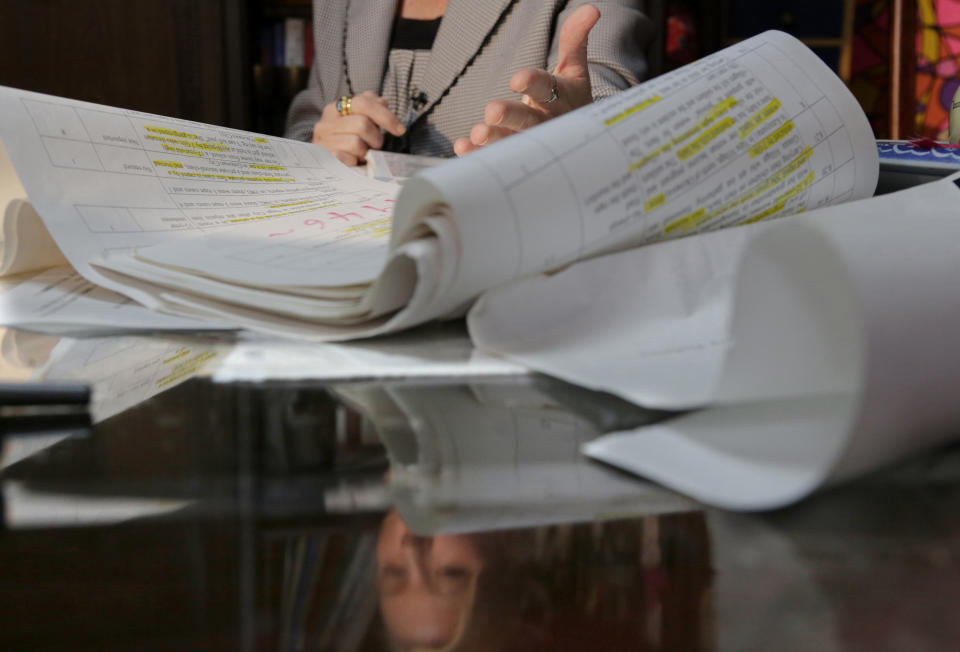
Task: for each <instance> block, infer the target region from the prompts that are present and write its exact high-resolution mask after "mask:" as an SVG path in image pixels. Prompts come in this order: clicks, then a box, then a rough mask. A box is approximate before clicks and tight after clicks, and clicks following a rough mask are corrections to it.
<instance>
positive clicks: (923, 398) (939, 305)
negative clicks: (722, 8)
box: [584, 175, 960, 509]
mask: <svg viewBox="0 0 960 652" xmlns="http://www.w3.org/2000/svg"><path fill="white" fill-rule="evenodd" d="M958 181H960V175H955V176H954V177H951V178H949V179H946V180H943V181H938V182H934V183H931V184H926V185H923V186H918V187H916V188H912V189H909V190H905V191H901V192H899V193H895V194H890V195H884V196H882V197H877V198H874V199H870V200H865V201H861V202H855V203H852V204H847V205H844V206H838V207H831V208H828V209H824V210H822V211H818V212H817V213H813V214H810V215H808V216H804V217H801V218H797V219H793V220H787V221H784V223H782V224H778V225H774V226H771V228H770V229H769V230H766V231H764V232H762V233H759V234H757V235H756V237H755V238H753V239H752V241H751V242H750V243H749V244H748V245H747V247H746V249H745V251H744V254H743V256H742V259H741V262H740V266H739V271H738V274H737V282H736V287H735V291H734V293H733V299H732V307H731V309H730V312H731V315H732V322H731V327H730V334H731V336H730V340H731V347H730V350H729V353H728V355H727V357H726V359H725V361H724V363H723V366H722V371H721V373H720V375H719V382H718V383H717V386H716V389H715V390H714V398H715V401H716V405H715V407H711V408H709V409H707V410H704V411H701V412H697V413H693V414H691V415H689V416H685V417H681V418H678V419H675V420H672V421H668V422H664V423H662V424H658V425H656V426H652V427H648V428H641V429H638V430H636V431H632V432H623V433H615V434H611V435H609V436H607V437H603V438H601V439H598V440H596V441H594V442H591V443H590V444H588V445H587V446H586V447H585V449H584V450H585V451H586V452H587V453H588V454H589V455H592V456H594V457H596V458H598V459H601V460H604V461H606V462H609V463H611V464H615V465H617V466H620V467H621V468H625V469H628V470H630V471H633V472H635V473H638V474H640V475H643V476H645V477H649V478H653V479H656V480H658V481H660V482H662V483H664V484H666V485H668V486H670V487H673V488H675V489H678V490H681V491H684V492H686V493H688V494H690V495H693V496H694V497H696V498H698V499H699V500H702V501H704V502H709V503H713V504H716V505H720V506H723V507H728V508H733V509H768V508H775V507H779V506H782V505H786V504H789V503H791V502H794V501H796V500H799V499H801V498H803V497H804V496H806V495H808V494H809V493H811V492H812V491H814V490H816V489H817V488H819V487H821V486H823V485H825V484H829V483H832V482H836V481H839V480H843V479H846V478H849V477H851V476H853V475H856V474H858V473H862V472H864V471H866V470H869V469H873V468H876V467H878V466H880V465H883V464H887V463H890V462H892V461H894V460H897V459H900V458H902V457H904V456H906V455H909V454H913V453H917V452H919V451H921V450H923V449H925V448H929V447H932V446H935V445H938V444H941V443H943V442H946V441H948V440H950V439H952V438H956V437H957V436H958V433H960V401H958V400H957V387H960V348H958V347H957V346H956V334H957V333H958V332H960V284H958V283H957V279H960V257H958V256H957V252H956V242H957V241H958V238H960V217H958V216H957V214H956V206H957V202H958V200H960V188H958V186H957V182H958ZM625 364H629V362H626V363H625Z"/></svg>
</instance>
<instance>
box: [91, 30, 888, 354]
mask: <svg viewBox="0 0 960 652" xmlns="http://www.w3.org/2000/svg"><path fill="white" fill-rule="evenodd" d="M876 161H877V153H876V147H875V145H874V141H873V137H872V133H871V131H870V127H869V124H868V123H867V121H866V118H865V117H864V115H863V112H862V110H861V109H860V108H859V106H858V105H857V103H856V101H855V100H854V98H853V96H852V95H851V94H850V92H849V91H848V90H847V89H846V88H845V87H844V85H843V84H842V82H841V81H840V80H839V79H837V78H836V76H835V75H834V74H833V73H832V72H831V71H830V70H829V69H828V68H827V67H826V66H825V65H824V64H823V62H822V61H820V60H819V58H817V57H816V55H814V54H813V53H812V52H810V51H809V50H808V49H807V48H806V47H804V46H803V45H802V44H801V43H799V41H797V40H796V39H793V38H792V37H790V36H787V35H786V34H782V33H777V32H771V33H766V34H763V35H761V36H758V37H755V38H753V39H750V40H748V41H745V42H743V43H741V44H738V45H737V46H734V47H732V48H729V49H727V50H725V51H723V52H721V53H718V54H717V55H714V56H712V57H708V58H706V59H704V60H703V61H700V62H697V63H696V64H693V65H691V66H688V67H687V68H684V69H682V70H679V71H676V72H674V73H671V74H669V75H666V76H664V77H662V78H658V79H655V80H652V81H651V82H648V83H647V84H644V85H641V86H639V87H636V88H634V89H631V90H629V91H626V92H624V93H622V94H620V95H618V96H616V97H614V98H609V99H607V100H605V101H602V102H598V103H596V104H594V105H591V106H588V107H585V108H584V109H582V110H580V111H576V112H573V113H571V114H568V115H566V116H562V117H560V118H558V119H557V120H553V121H550V122H548V123H546V124H544V125H541V126H540V127H537V128H534V129H531V130H529V131H527V132H524V133H521V134H518V135H517V136H515V137H512V138H509V139H507V140H505V141H503V142H501V143H497V144H496V145H494V146H492V147H490V148H486V149H483V150H481V151H479V152H475V153H473V154H471V155H470V156H467V157H464V158H463V159H460V160H454V161H451V162H449V163H447V164H443V165H439V166H436V167H433V168H430V169H427V170H424V171H422V172H420V173H419V174H418V175H416V176H415V177H413V178H412V179H410V180H409V181H408V182H407V183H406V184H405V185H404V187H403V189H402V191H401V193H400V195H399V197H398V199H397V205H396V210H395V213H394V223H393V225H392V227H393V228H392V230H391V231H390V238H391V240H390V246H391V251H392V253H391V254H390V258H389V262H387V266H386V267H384V268H383V272H382V273H381V274H380V276H379V278H377V280H376V282H374V283H373V284H372V285H370V283H371V282H372V281H373V276H374V274H375V270H374V268H375V267H377V264H374V263H371V262H370V261H371V260H372V258H373V255H372V254H371V256H370V257H368V256H367V253H369V252H368V249H367V245H368V244H369V243H370V242H371V241H372V240H373V239H375V236H376V235H377V234H378V233H379V234H381V235H382V234H384V231H383V229H382V228H380V227H378V226H376V225H374V226H373V227H372V228H370V229H369V230H367V226H366V224H367V223H366V222H363V221H362V220H359V219H358V223H357V224H356V225H353V224H352V223H351V226H350V228H354V226H356V227H357V228H358V229H359V230H360V231H362V233H360V232H358V233H357V234H356V235H357V238H358V239H359V242H360V243H361V244H360V245H356V246H355V243H354V242H353V241H351V243H350V244H349V246H343V245H342V244H341V241H340V240H339V239H338V240H337V241H336V243H335V244H333V245H331V247H332V248H333V252H334V254H335V255H334V254H330V252H329V250H324V249H323V248H316V249H310V250H309V251H308V250H307V249H305V248H303V247H299V246H297V247H293V248H287V247H286V246H281V245H279V244H278V245H276V246H272V245H271V246H268V245H266V244H264V240H266V239H268V238H269V236H270V235H271V234H270V233H267V231H266V230H265V229H267V227H265V226H264V225H261V224H248V225H245V226H246V227H251V228H249V229H247V228H244V229H242V230H241V229H237V230H236V231H231V232H230V233H229V237H227V235H226V232H221V233H219V234H211V236H210V237H209V238H207V239H204V240H200V239H193V240H192V241H191V242H189V243H188V244H186V245H185V246H180V245H179V244H177V245H164V246H161V247H157V248H148V249H141V250H138V252H137V254H136V256H135V257H134V258H132V259H130V260H127V261H125V262H122V263H121V262H119V261H117V260H116V259H114V262H110V261H109V260H108V262H107V265H108V266H111V267H112V268H113V269H114V270H115V271H117V272H121V273H123V274H125V275H127V277H131V276H136V277H138V278H139V279H142V281H146V282H149V283H153V284H156V285H158V286H160V287H149V286H145V285H143V283H142V281H141V282H140V283H139V284H137V283H135V282H133V281H131V282H130V284H131V285H137V288H136V292H137V294H136V296H137V297H138V298H141V300H145V301H149V302H152V304H153V305H156V306H158V307H164V308H165V309H169V310H173V311H178V312H182V313H184V314H205V315H211V316H228V318H229V320H230V321H232V322H235V323H238V324H241V325H243V326H247V327H251V328H259V329H263V330H270V331H272V332H284V333H288V334H295V335H299V336H313V337H315V338H320V339H328V338H336V337H357V336H361V335H366V336H369V335H374V334H379V333H383V332H388V331H392V330H398V329H400V328H405V327H408V326H411V325H415V324H418V323H422V322H424V321H427V320H430V319H434V318H438V317H444V316H448V315H452V314H459V313H462V312H463V311H464V309H465V307H466V306H467V305H468V304H469V302H471V301H472V300H473V299H475V298H476V296H477V295H478V294H479V293H481V292H482V291H484V290H486V289H489V288H491V287H495V286H498V285H501V284H503V283H505V282H507V281H510V280H513V279H516V278H519V277H522V276H525V275H528V274H531V273H536V272H540V271H544V270H549V269H556V268H558V267H561V266H563V265H565V264H568V263H569V262H571V261H573V260H576V259H578V258H583V257H588V256H592V255H596V254H600V253H604V252H609V251H613V250H618V249H625V248H629V247H632V246H636V245H639V244H646V243H650V242H654V241H657V240H662V239H669V238H674V237H679V236H682V235H688V234H692V233H695V232H699V231H704V230H711V229H717V228H720V227H724V226H730V225H734V224H742V223H749V222H755V221H761V220H764V219H768V218H771V217H775V216H780V215H784V214H790V213H797V212H802V211H804V210H806V209H808V208H813V207H817V206H821V205H825V204H828V203H833V202H841V201H846V200H850V199H854V198H857V197H862V196H867V195H869V194H870V193H871V192H872V191H873V188H874V187H875V184H876V176H877V162H876ZM345 173H346V171H345ZM364 205H365V206H374V208H376V207H377V206H379V205H378V204H375V203H373V204H371V203H369V202H368V203H366V204H364ZM358 214H360V212H359V211H358ZM337 228H340V225H339V224H338V226H337ZM344 228H347V227H346V226H344ZM258 229H259V230H258ZM270 230H271V231H272V223H271V228H270ZM234 235H236V237H234ZM324 237H325V236H324ZM364 243H365V244H364ZM329 244H330V243H329V242H326V241H324V245H323V246H324V247H326V246H327V245H329ZM374 248H375V247H374V246H373V245H370V249H369V251H372V250H373V249H374ZM378 251H379V252H380V253H381V254H383V256H386V252H385V251H384V250H378ZM341 253H342V254H344V255H345V256H346V258H347V259H348V260H349V265H346V264H344V265H340V264H335V265H331V264H330V263H329V261H330V260H334V261H336V260H340V259H339V258H337V256H339V255H340V254H341ZM328 256H329V257H328ZM380 260H383V258H381V259H380ZM301 264H303V265H306V266H308V267H310V271H316V272H317V273H316V274H298V273H299V272H303V271H305V270H304V269H303V268H301V267H299V265H301ZM294 267H296V269H294ZM158 269H162V272H158V271H157V270H158ZM175 273H183V274H191V275H195V276H202V277H204V278H205V279H207V280H208V281H217V282H221V283H224V284H233V285H239V284H247V285H249V284H252V283H254V282H255V283H257V284H262V285H265V286H268V287H269V288H270V289H271V290H275V291H277V292H284V293H287V294H292V293H306V292H308V291H309V290H310V288H311V287H312V288H314V289H316V288H331V287H333V286H335V285H337V284H347V283H352V284H354V285H356V286H360V285H369V292H368V293H367V295H366V296H365V298H364V300H363V301H361V304H360V305H359V306H357V305H354V304H351V305H350V306H348V307H347V308H345V309H344V310H343V311H342V312H341V313H339V314H336V313H335V312H334V313H333V314H326V315H321V314H316V315H306V314H303V313H297V314H293V311H290V310H288V309H281V308H276V309H274V308H273V307H272V306H271V305H269V304H265V303H264V302H263V301H259V300H257V299H255V298H254V297H252V296H250V295H247V294H246V293H245V292H238V291H233V290H231V289H230V288H226V287H223V288H220V290H222V291H220V290H218V291H217V292H216V293H214V292H210V291H207V290H203V291H198V292H193V288H192V287H190V286H189V284H184V283H179V282H175V281H174V279H173V277H172V276H171V275H172V274H175ZM161 277H163V278H161ZM118 280H122V279H119V278H118ZM164 288H165V289H164ZM184 288H189V293H188V291H187V290H185V289H184ZM142 297H146V298H142ZM394 311H396V314H395V316H393V317H390V314H391V313H393V312H394ZM364 320H369V321H368V322H366V323H365V321H364Z"/></svg>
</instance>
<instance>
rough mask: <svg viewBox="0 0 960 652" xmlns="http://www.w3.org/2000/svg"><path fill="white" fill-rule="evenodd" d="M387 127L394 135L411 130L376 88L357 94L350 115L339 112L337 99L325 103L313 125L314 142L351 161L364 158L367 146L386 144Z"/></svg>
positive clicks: (348, 161)
mask: <svg viewBox="0 0 960 652" xmlns="http://www.w3.org/2000/svg"><path fill="white" fill-rule="evenodd" d="M381 129H384V130H386V131H388V132H390V133H391V134H393V135H394V136H402V135H403V134H404V132H405V131H406V130H407V129H406V127H405V126H404V124H403V123H402V122H400V118H398V117H397V116H395V115H394V114H393V112H392V111H391V110H390V109H388V108H387V101H386V100H385V99H383V98H382V97H380V96H378V95H377V94H376V93H374V92H373V91H364V92H362V93H360V94H359V95H354V96H353V99H352V100H351V103H350V115H345V116H342V115H340V114H339V113H338V112H337V103H336V102H331V103H330V104H327V105H326V106H325V107H323V113H322V114H321V115H320V120H319V121H318V122H317V123H316V124H315V125H313V142H314V144H315V145H320V146H321V147H323V148H324V149H326V150H327V151H329V152H330V153H331V154H333V155H334V156H336V157H337V158H338V159H340V160H341V161H342V162H343V163H345V164H347V165H358V164H360V163H362V162H363V161H364V157H365V156H366V154H367V150H370V149H380V148H381V147H383V132H382V131H380V130H381Z"/></svg>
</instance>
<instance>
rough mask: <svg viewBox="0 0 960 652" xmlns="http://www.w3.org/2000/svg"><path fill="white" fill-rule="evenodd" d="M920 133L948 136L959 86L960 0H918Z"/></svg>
mask: <svg viewBox="0 0 960 652" xmlns="http://www.w3.org/2000/svg"><path fill="white" fill-rule="evenodd" d="M917 10H918V18H919V22H918V26H917V93H916V98H917V111H916V127H917V133H918V134H920V135H923V136H927V137H929V138H935V139H937V140H946V134H947V118H948V116H949V114H950V103H951V101H952V100H953V95H954V93H955V92H956V91H957V88H958V87H960V0H917Z"/></svg>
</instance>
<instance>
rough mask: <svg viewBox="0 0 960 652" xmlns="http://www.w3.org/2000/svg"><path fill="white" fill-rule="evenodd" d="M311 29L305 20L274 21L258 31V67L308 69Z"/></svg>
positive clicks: (296, 18) (311, 56) (311, 38)
mask: <svg viewBox="0 0 960 652" xmlns="http://www.w3.org/2000/svg"><path fill="white" fill-rule="evenodd" d="M312 61H313V29H312V28H311V26H310V24H309V21H307V20H306V19H305V18H298V17H291V18H284V19H278V20H274V21H272V22H270V23H267V24H266V25H264V26H263V27H261V29H260V58H259V62H260V65H263V66H274V67H277V68H283V67H287V68H304V67H310V64H311V63H312Z"/></svg>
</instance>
